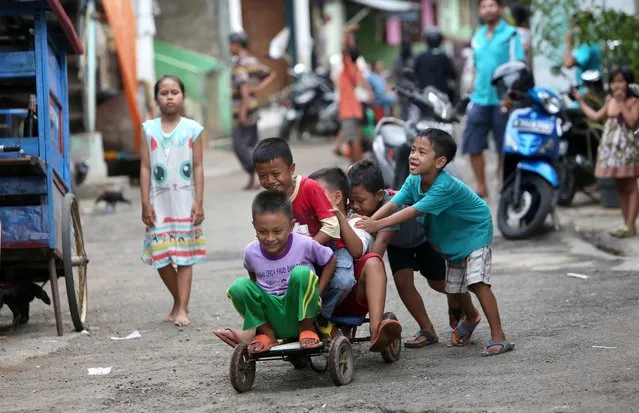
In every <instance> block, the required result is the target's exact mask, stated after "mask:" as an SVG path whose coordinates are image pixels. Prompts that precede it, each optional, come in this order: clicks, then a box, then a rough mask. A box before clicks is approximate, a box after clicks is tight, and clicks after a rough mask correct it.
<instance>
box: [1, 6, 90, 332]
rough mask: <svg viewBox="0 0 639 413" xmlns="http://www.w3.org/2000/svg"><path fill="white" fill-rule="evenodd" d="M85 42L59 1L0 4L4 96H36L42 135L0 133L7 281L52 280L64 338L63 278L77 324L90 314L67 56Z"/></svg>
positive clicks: (58, 324) (3, 263) (4, 272)
mask: <svg viewBox="0 0 639 413" xmlns="http://www.w3.org/2000/svg"><path fill="white" fill-rule="evenodd" d="M81 53H82V44H81V43H80V41H79V40H78V37H77V35H76V33H75V31H74V29H73V25H72V24H71V21H70V20H69V18H68V16H67V15H66V13H65V12H64V9H63V8H62V6H61V5H60V2H59V0H47V1H44V0H39V1H38V0H34V1H14V2H7V1H3V2H1V3H0V98H2V99H5V101H6V99H10V100H11V101H12V102H17V103H20V104H19V105H18V104H16V106H17V107H16V108H17V109H19V108H22V109H26V107H27V102H28V97H29V95H33V94H34V95H36V100H37V115H38V131H37V136H35V137H28V136H27V137H24V136H0V237H1V238H0V251H1V254H0V279H2V280H17V279H28V280H31V281H33V282H42V283H46V282H47V281H48V282H49V283H50V285H51V293H52V296H53V306H54V313H55V321H56V328H57V332H58V335H62V333H63V328H62V326H63V319H62V315H61V309H60V294H59V291H58V281H57V279H58V278H59V277H63V278H64V279H65V281H66V291H67V296H68V302H69V310H70V313H71V320H72V322H73V326H74V328H75V329H76V330H77V331H81V330H82V329H83V328H84V323H85V320H86V313H87V282H86V270H87V263H88V259H87V255H86V251H85V249H84V239H83V236H82V226H81V223H80V214H79V210H78V203H77V201H76V199H75V196H74V195H73V194H72V193H71V170H70V169H71V168H70V165H71V157H70V153H69V151H70V148H69V146H70V145H69V122H68V119H69V110H68V90H67V55H68V54H81Z"/></svg>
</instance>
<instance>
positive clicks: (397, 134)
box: [379, 123, 406, 147]
mask: <svg viewBox="0 0 639 413" xmlns="http://www.w3.org/2000/svg"><path fill="white" fill-rule="evenodd" d="M379 134H380V135H381V137H382V140H383V141H384V144H385V145H387V146H393V147H396V146H399V145H402V144H403V143H405V142H406V131H405V130H404V127H403V126H401V125H398V124H396V123H387V124H385V125H382V126H381V127H380V128H379Z"/></svg>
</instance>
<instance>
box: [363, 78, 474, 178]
mask: <svg viewBox="0 0 639 413" xmlns="http://www.w3.org/2000/svg"><path fill="white" fill-rule="evenodd" d="M404 76H406V77H407V78H408V79H409V80H411V81H413V83H415V82H414V75H413V74H412V71H411V70H405V71H404ZM393 89H394V90H395V92H396V93H397V94H398V95H400V96H402V97H405V98H406V99H407V100H408V101H409V102H410V103H411V104H413V105H414V107H415V110H414V111H412V112H413V113H412V114H411V116H409V120H407V121H403V120H401V119H398V118H394V117H383V118H381V119H380V120H379V122H377V125H376V127H375V134H374V138H373V145H372V146H373V147H372V153H373V158H374V159H375V161H376V162H377V164H378V166H379V168H380V170H381V171H382V175H383V176H384V183H385V184H386V186H388V187H390V188H393V189H399V188H400V187H401V186H402V185H403V183H404V181H405V180H406V178H407V177H408V174H409V172H408V156H409V154H410V150H411V146H412V144H413V142H414V140H415V137H416V136H417V133H418V132H420V131H423V130H426V129H429V128H438V129H442V130H444V131H446V132H448V133H449V134H450V135H451V136H453V137H454V136H455V124H456V123H458V122H459V117H458V116H459V115H461V114H463V113H464V112H465V110H466V106H467V105H468V103H469V101H470V99H469V98H468V97H466V98H464V99H462V100H461V102H460V103H459V104H458V105H457V107H453V105H452V104H451V103H450V100H449V99H448V96H447V95H446V94H444V93H442V92H440V91H439V90H437V89H435V88H433V87H430V86H429V87H426V88H425V89H424V90H423V91H418V90H416V89H415V88H413V89H407V88H401V87H397V86H396V87H394V88H393ZM445 169H446V171H448V172H450V173H452V174H453V175H454V174H455V173H454V167H453V164H452V163H450V164H448V166H446V168H445Z"/></svg>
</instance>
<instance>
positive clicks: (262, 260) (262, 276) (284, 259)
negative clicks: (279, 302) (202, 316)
mask: <svg viewBox="0 0 639 413" xmlns="http://www.w3.org/2000/svg"><path fill="white" fill-rule="evenodd" d="M332 256H333V250H331V249H330V248H328V247H325V246H323V245H321V244H320V243H318V242H317V241H315V240H314V239H312V238H310V237H307V236H305V235H300V234H295V233H291V235H290V236H289V238H288V245H287V246H286V249H285V250H284V252H282V254H281V255H279V256H276V257H271V256H267V255H266V254H265V252H264V250H263V249H262V246H261V245H260V243H259V241H258V240H255V241H253V242H251V243H250V244H249V245H247V246H246V248H244V268H246V270H247V271H248V272H252V273H254V274H255V277H256V280H257V285H259V286H260V288H261V289H263V290H264V291H266V292H267V293H269V294H272V295H284V293H286V289H287V288H288V278H289V276H290V274H291V270H293V268H295V267H296V266H298V265H305V266H307V267H308V268H310V269H311V271H315V268H314V264H315V265H319V266H323V265H326V263H328V261H329V260H330V259H331V257H332Z"/></svg>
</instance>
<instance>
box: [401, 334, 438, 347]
mask: <svg viewBox="0 0 639 413" xmlns="http://www.w3.org/2000/svg"><path fill="white" fill-rule="evenodd" d="M419 337H424V338H425V339H426V340H424V341H420V342H417V343H411V342H410V341H407V342H405V343H404V347H406V348H422V347H426V346H430V345H431V344H436V343H439V337H437V336H434V335H432V334H431V333H430V332H429V331H427V330H419V331H418V332H417V334H415V336H414V337H413V338H412V339H417V338H419ZM412 339H411V340H412Z"/></svg>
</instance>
